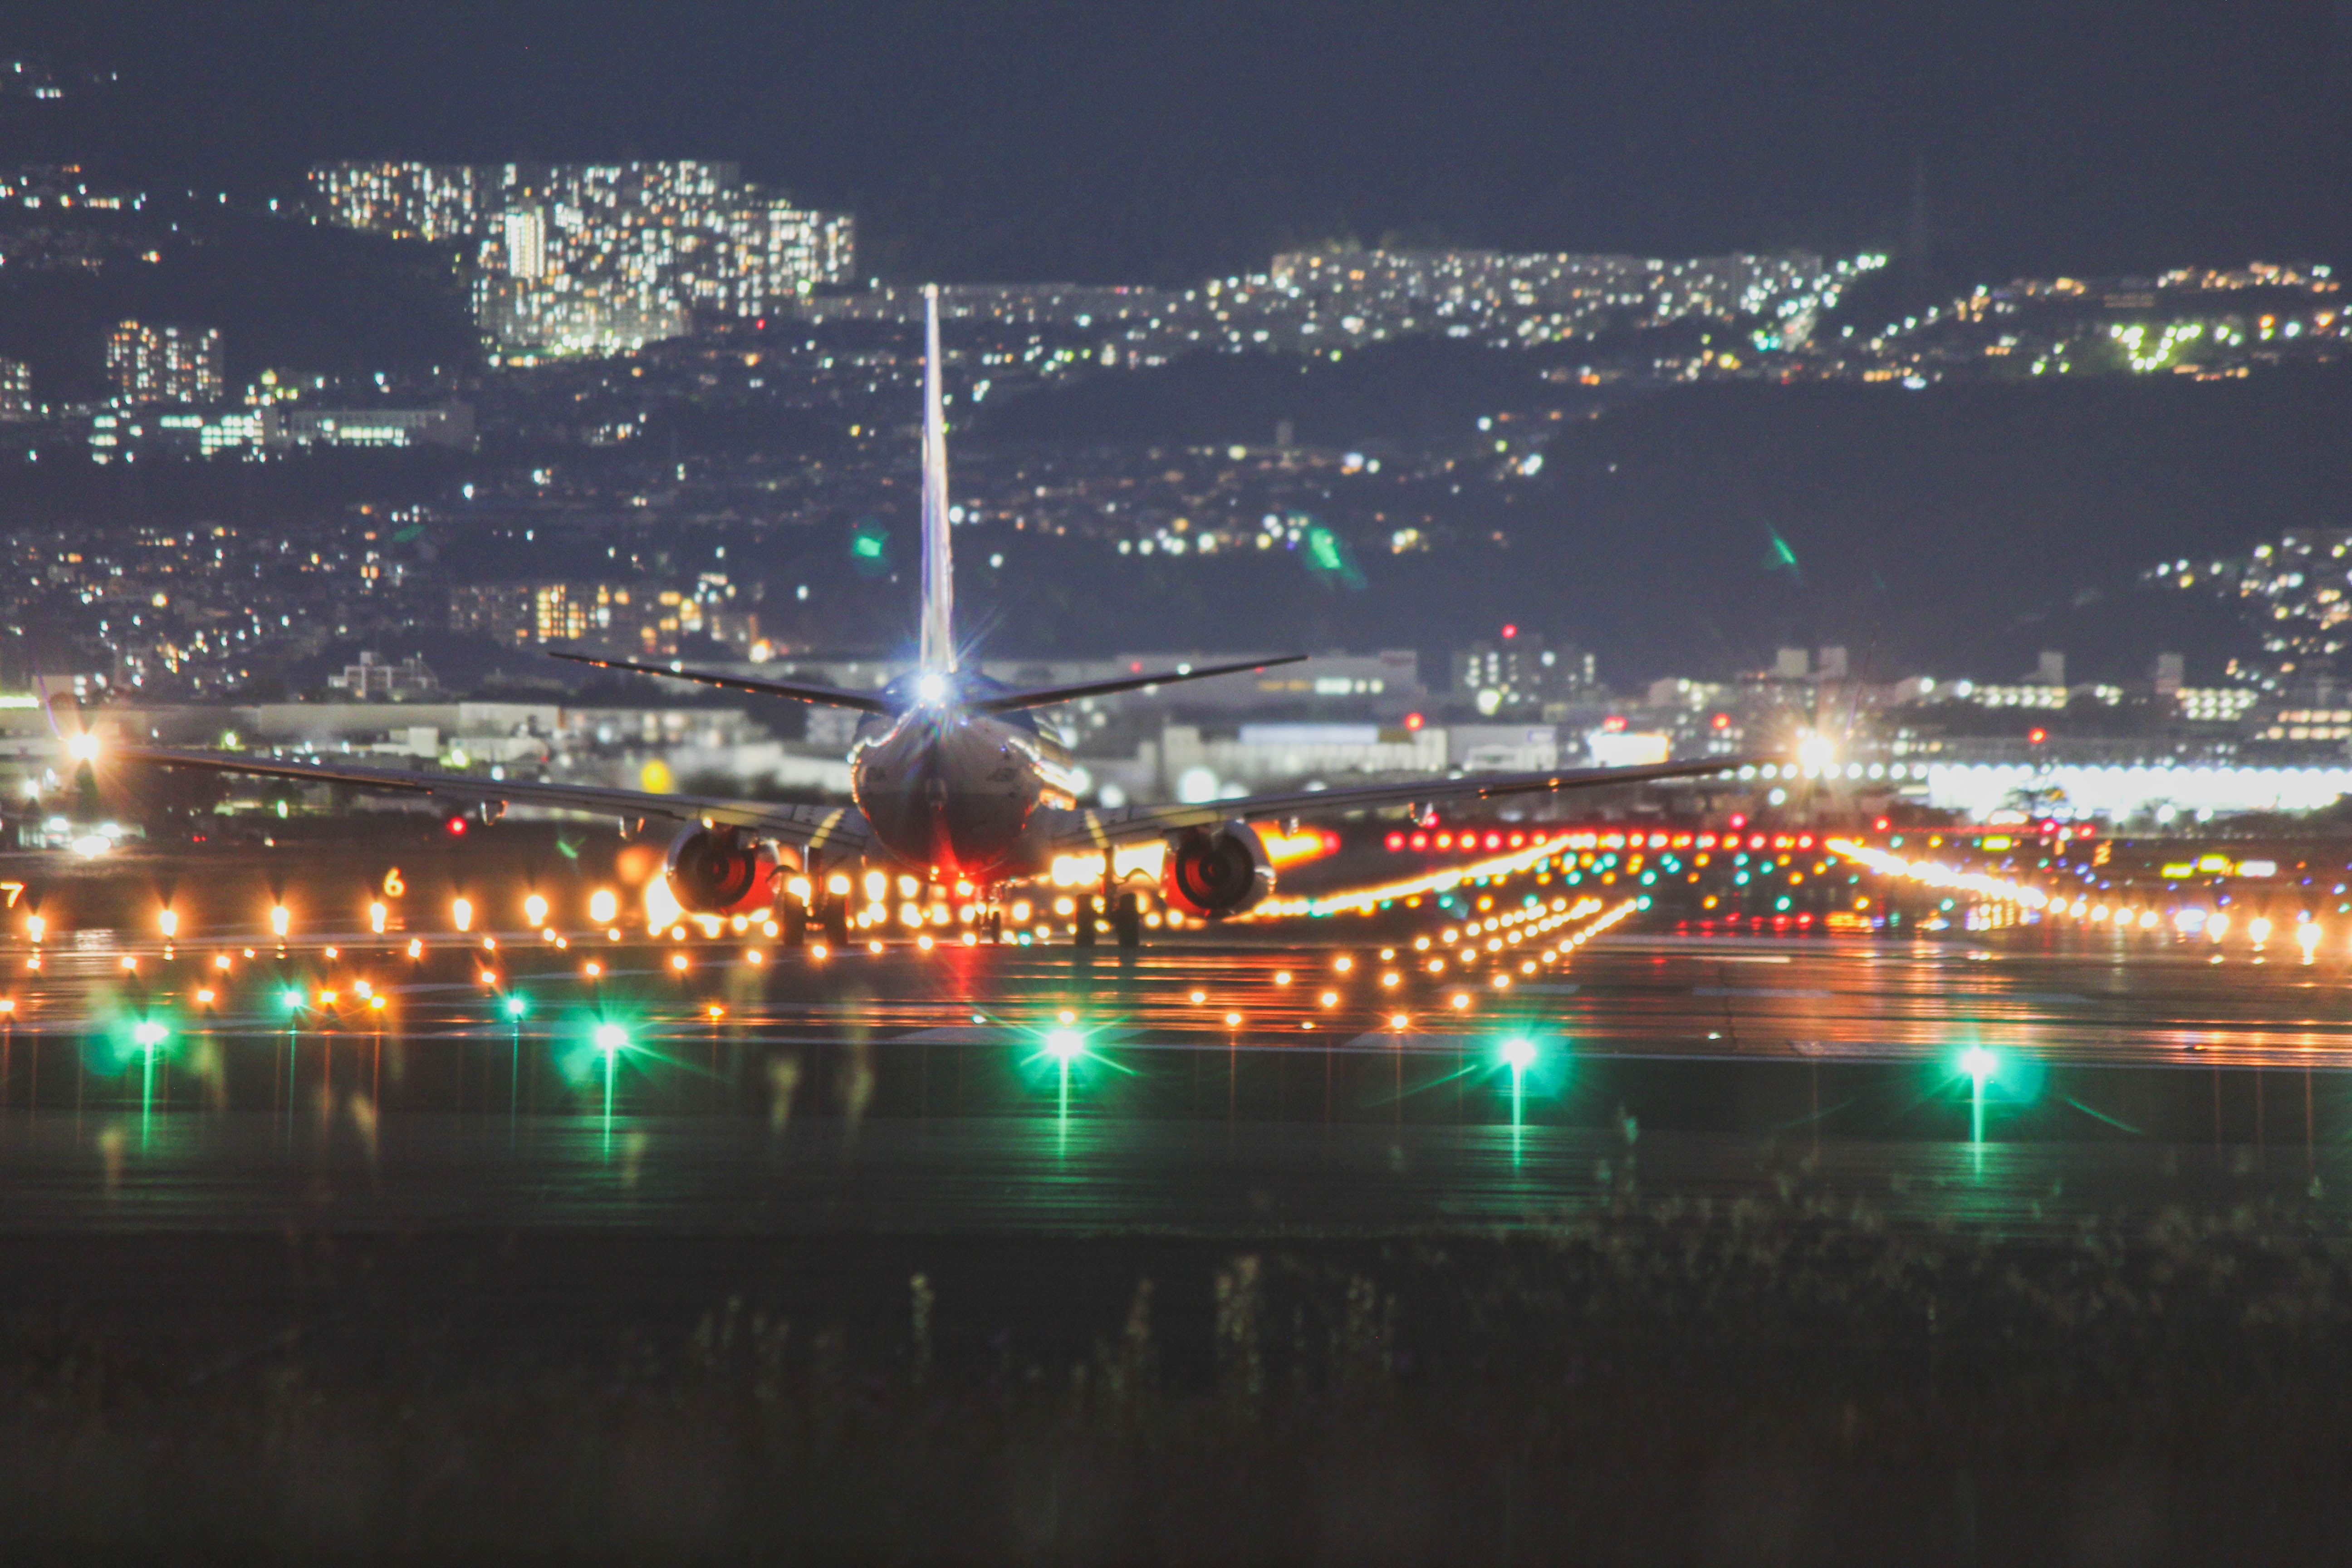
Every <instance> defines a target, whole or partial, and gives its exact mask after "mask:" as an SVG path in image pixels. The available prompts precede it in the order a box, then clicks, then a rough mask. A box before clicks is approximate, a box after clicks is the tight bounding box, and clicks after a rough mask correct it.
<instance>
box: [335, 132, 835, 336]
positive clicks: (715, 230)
mask: <svg viewBox="0 0 2352 1568" xmlns="http://www.w3.org/2000/svg"><path fill="white" fill-rule="evenodd" d="M310 182H311V184H312V187H313V188H314V189H315V190H316V191H317V192H318V194H319V197H320V201H321V203H322V204H323V205H324V206H325V208H326V210H327V212H328V214H329V216H331V218H332V219H333V221H335V222H337V223H339V224H342V225H345V226H349V227H352V228H363V229H368V230H371V231H373V232H375V233H379V234H388V235H394V236H397V237H412V238H422V239H444V238H451V237H464V238H468V239H470V240H471V241H472V242H473V245H474V259H475V263H476V266H477V268H478V270H477V274H476V278H475V286H474V306H475V319H476V324H477V325H478V327H479V328H480V329H481V331H482V335H483V337H484V339H485V340H486V341H487V342H488V343H489V345H490V346H491V348H492V349H493V350H495V351H497V352H499V353H512V354H531V353H612V352H614V351H616V350H622V349H630V348H635V347H638V346H641V345H643V344H644V343H646V342H652V341H654V340H656V339H659V338H667V337H676V336H677V335H678V334H680V333H682V332H684V331H687V329H688V327H689V326H690V325H691V323H692V320H693V316H694V313H695V312H696V311H698V310H699V311H704V312H707V313H709V314H714V315H726V316H736V317H749V318H757V317H761V316H765V315H770V314H773V313H777V312H780V311H782V310H784V309H785V308H786V307H788V306H789V305H791V304H793V303H794V302H796V301H798V300H802V299H804V298H805V297H807V295H809V294H810V293H811V292H812V291H813V290H814V289H815V288H816V287H817V286H818V285H820V284H824V283H835V282H841V281H844V280H845V279H847V278H848V277H849V276H850V268H851V267H852V266H853V264H854V262H855V258H856V225H855V223H854V222H853V221H852V220H851V218H850V216H848V215H847V214H845V213H820V212H812V211H809V210H807V209H805V208H803V207H800V206H797V205H794V204H793V203H792V202H790V201H788V200H786V199H784V198H783V197H782V196H778V195H773V194H772V193H769V192H764V191H762V190H761V189H760V188H759V187H758V186H756V185H750V184H744V183H743V180H742V176H741V171H740V169H739V168H738V167H737V166H736V165H735V164H733V163H697V162H691V161H677V162H668V163H562V164H536V165H535V164H527V163H507V164H500V165H496V166H491V167H482V168H466V167H460V166H457V165H451V164H433V163H368V164H361V163H336V164H330V165H323V166H321V167H319V168H316V169H313V170H311V172H310Z"/></svg>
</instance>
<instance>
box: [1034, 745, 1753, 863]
mask: <svg viewBox="0 0 2352 1568" xmlns="http://www.w3.org/2000/svg"><path fill="white" fill-rule="evenodd" d="M1769 760H1770V759H1767V758H1761V757H1716V758H1710V759H1709V760H1707V761H1706V762H1703V763H1647V764H1644V765H1643V766H1639V767H1624V768H1555V769H1551V770H1549V771H1547V772H1544V773H1486V774H1471V775H1469V776H1466V777H1464V778H1457V779H1424V780H1422V781H1420V782H1418V783H1414V784H1370V785H1367V786H1365V787H1363V788H1361V789H1324V790H1299V791H1297V792H1295V793H1293V794H1289V795H1248V796H1245V797H1244V798H1242V799H1240V800H1213V801H1204V802H1202V804H1200V805H1135V806H1121V807H1118V808H1115V809H1112V810H1108V811H1105V810H1078V811H1071V812H1066V813H1064V814H1063V815H1064V816H1065V817H1066V819H1067V820H1066V821H1065V822H1063V823H1061V824H1057V825H1056V826H1055V828H1054V830H1053V831H1052V833H1051V834H1050V835H1049V842H1050V845H1051V847H1053V848H1054V849H1055V850H1074V849H1099V848H1102V847H1106V846H1109V845H1114V844H1129V843H1133V842H1135V841H1136V840H1138V839H1142V838H1153V837H1159V836H1160V835H1161V834H1165V833H1173V832H1178V831H1181V829H1183V828H1187V827H1213V826H1216V825H1217V824H1219V823H1221V822H1234V821H1242V822H1252V821H1259V820H1263V819H1265V818H1266V817H1273V816H1327V815H1328V814H1331V813H1334V812H1345V811H1362V810H1366V809H1370V808H1375V807H1379V806H1384V805H1416V804H1421V803H1425V802H1433V801H1440V800H1449V799H1454V798H1457V797H1463V796H1475V797H1477V798H1480V799H1493V798H1496V797H1498V796H1503V795H1544V794H1550V793H1553V792H1556V791H1559V790H1569V789H1606V788H1608V787H1609V786H1610V785H1612V784H1649V783H1653V782H1654V781H1657V780H1660V779H1686V778H1704V777H1706V775H1707V774H1710V773H1724V772H1726V771H1727V770H1729V769H1732V768H1737V767H1742V766H1748V765H1751V764H1754V763H1760V762H1765V761H1769Z"/></svg>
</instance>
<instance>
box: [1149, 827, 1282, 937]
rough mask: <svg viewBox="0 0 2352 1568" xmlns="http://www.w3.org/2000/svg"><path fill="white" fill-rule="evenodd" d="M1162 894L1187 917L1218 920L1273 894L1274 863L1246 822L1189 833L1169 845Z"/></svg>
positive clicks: (1200, 829)
mask: <svg viewBox="0 0 2352 1568" xmlns="http://www.w3.org/2000/svg"><path fill="white" fill-rule="evenodd" d="M1272 891H1274V862H1273V861H1271V860H1269V859H1267V858H1266V855H1265V842H1264V841H1263V840H1261V839H1260V838H1259V837H1258V836H1257V833H1256V831H1255V829H1254V828H1252V827H1251V826H1250V825H1249V824H1248V823H1246V822H1228V823H1226V824H1225V825H1224V826H1222V827H1218V828H1206V827H1192V828H1187V829H1186V830H1185V831H1183V832H1182V833H1180V834H1178V835H1176V836H1175V838H1174V839H1173V841H1172V842H1171V844H1170V845H1169V848H1168V862H1167V868H1166V869H1165V870H1163V871H1162V872H1161V873H1160V896H1161V897H1163V898H1165V899H1166V900H1168V901H1169V902H1170V903H1171V904H1173V905H1175V906H1176V907H1177V908H1178V909H1180V910H1183V911H1184V912H1185V913H1187V914H1189V915H1192V916H1195V917H1197V918H1200V919H1203V920H1222V919H1223V918H1224V917H1225V916H1227V915H1237V914H1239V913H1241V912H1242V911H1243V910H1245V909H1248V908H1249V907H1250V906H1251V905H1253V904H1255V903H1256V902H1257V901H1258V900H1261V899H1263V898H1265V896H1266V895H1267V894H1268V893H1271V892H1272Z"/></svg>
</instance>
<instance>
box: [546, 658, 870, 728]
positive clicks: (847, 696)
mask: <svg viewBox="0 0 2352 1568" xmlns="http://www.w3.org/2000/svg"><path fill="white" fill-rule="evenodd" d="M541 651H542V652H544V653H545V654H546V655H547V657H548V658H562V659H569V660H570V661H571V662H572V663H573V664H593V665H594V666H595V667H596V668H598V669H628V670H634V671H635V672H636V673H637V674H639V675H658V676H663V677H665V678H667V679H671V680H692V681H698V682H699V683H700V684H702V685H704V686H723V687H725V688H726V689H728V690H730V691H752V692H757V693H758V694H759V695H761V696H762V697H789V698H792V699H793V700H794V701H797V702H814V703H816V704H818V705H820V706H822V707H826V708H854V709H856V710H858V711H859V712H861V713H887V712H888V711H890V705H889V704H888V703H887V702H885V701H883V700H881V699H880V698H879V697H877V696H875V695H873V694H872V693H871V692H866V691H844V690H843V689H841V688H840V687H838V686H820V685H818V684H817V683H816V682H814V681H813V680H761V679H756V678H754V677H751V676H748V675H721V674H719V673H718V672H717V671H715V670H708V669H687V668H683V667H681V668H671V667H670V666H668V665H667V664H641V663H639V662H637V661H636V660H635V659H630V658H604V656H603V655H602V654H590V653H561V652H558V651H557V650H556V649H554V648H545V649H542V650H541Z"/></svg>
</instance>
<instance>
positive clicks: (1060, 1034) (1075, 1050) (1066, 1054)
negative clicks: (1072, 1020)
mask: <svg viewBox="0 0 2352 1568" xmlns="http://www.w3.org/2000/svg"><path fill="white" fill-rule="evenodd" d="M1086 1051H1087V1037H1085V1036H1084V1035H1081V1034H1080V1033H1078V1032H1077V1031H1076V1029H1055V1031H1054V1032H1053V1033H1051V1034H1049V1035H1047V1036H1046V1037H1045V1054H1046V1055H1047V1056H1049V1057H1052V1058H1054V1059H1055V1061H1057V1062H1059V1063H1061V1064H1062V1065H1063V1066H1064V1067H1068V1066H1069V1065H1070V1064H1071V1063H1072V1062H1074V1061H1076V1060H1077V1059H1078V1058H1080V1057H1082V1056H1084V1055H1086Z"/></svg>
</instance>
